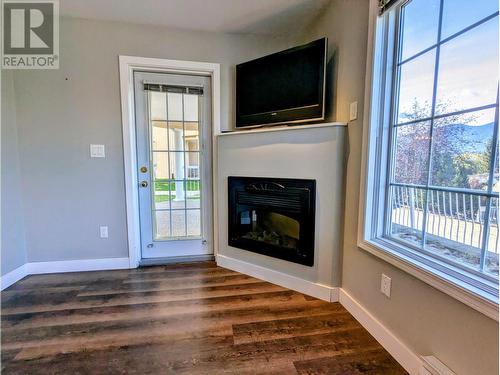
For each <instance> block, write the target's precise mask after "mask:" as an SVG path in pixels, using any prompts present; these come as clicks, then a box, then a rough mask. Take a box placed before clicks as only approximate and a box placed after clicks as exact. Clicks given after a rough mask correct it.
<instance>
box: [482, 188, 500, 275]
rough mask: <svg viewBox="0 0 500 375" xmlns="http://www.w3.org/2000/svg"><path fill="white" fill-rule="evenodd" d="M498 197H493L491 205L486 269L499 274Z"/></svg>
mask: <svg viewBox="0 0 500 375" xmlns="http://www.w3.org/2000/svg"><path fill="white" fill-rule="evenodd" d="M498 209H499V207H498V198H492V199H491V206H490V229H489V232H488V239H487V242H486V249H487V253H486V259H485V262H484V269H485V270H486V272H488V273H491V274H494V275H495V276H498V252H499V251H500V243H499V241H500V237H499V233H498V219H499V216H498Z"/></svg>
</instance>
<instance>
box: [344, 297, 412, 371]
mask: <svg viewBox="0 0 500 375" xmlns="http://www.w3.org/2000/svg"><path fill="white" fill-rule="evenodd" d="M339 302H340V304H341V305H342V306H344V307H345V309H346V310H347V311H349V312H350V313H351V315H352V316H354V318H355V319H356V320H357V321H358V322H359V323H361V325H362V326H363V327H364V328H365V329H366V330H367V331H368V332H370V334H371V335H372V336H373V337H374V338H375V339H376V340H377V341H378V342H379V343H380V344H381V345H382V346H383V347H384V348H385V349H386V350H387V351H388V352H389V353H390V354H391V355H392V356H393V357H394V359H395V360H396V361H398V363H399V364H400V365H401V366H403V367H404V369H405V370H406V371H408V372H409V373H410V374H411V375H419V374H421V371H422V360H421V359H420V357H419V356H418V355H417V354H415V353H414V352H413V351H412V350H411V349H410V348H408V347H407V346H406V345H405V344H404V343H403V342H402V341H401V340H400V339H398V338H397V337H396V336H395V335H394V334H393V333H392V332H391V331H390V330H389V329H387V327H385V326H384V325H383V324H382V323H381V322H380V321H379V320H377V318H375V317H374V316H373V315H372V314H371V313H370V312H369V311H368V310H366V309H365V308H364V307H363V306H362V305H361V304H360V303H359V302H358V301H356V300H355V299H354V298H353V297H352V296H351V295H350V294H349V293H348V292H346V291H345V290H344V289H340V290H339Z"/></svg>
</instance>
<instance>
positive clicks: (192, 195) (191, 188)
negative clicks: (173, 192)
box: [186, 180, 201, 208]
mask: <svg viewBox="0 0 500 375" xmlns="http://www.w3.org/2000/svg"><path fill="white" fill-rule="evenodd" d="M200 186H201V181H200V180H187V181H186V196H187V200H186V207H187V208H200V199H201V188H200Z"/></svg>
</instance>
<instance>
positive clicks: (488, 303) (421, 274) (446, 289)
mask: <svg viewBox="0 0 500 375" xmlns="http://www.w3.org/2000/svg"><path fill="white" fill-rule="evenodd" d="M358 246H359V247H360V248H361V249H363V250H365V251H368V252H369V253H371V254H373V255H375V256H377V257H378V258H381V259H383V260H384V261H386V262H388V263H390V264H392V265H393V266H395V267H397V268H399V269H401V270H403V271H405V272H407V273H409V274H410V275H412V276H414V277H416V278H418V279H419V280H421V281H423V282H425V283H427V284H429V285H431V286H433V287H434V288H436V289H438V290H440V291H441V292H443V293H446V294H447V295H449V296H451V297H453V298H455V299H457V300H458V301H460V302H462V303H464V304H466V305H468V306H470V307H472V308H473V309H475V310H477V311H479V312H480V313H482V314H484V315H486V316H487V317H489V318H491V319H494V320H496V321H498V297H497V296H495V295H493V294H489V293H487V292H485V291H483V290H481V289H478V288H475V287H473V286H471V285H469V284H466V283H464V282H463V281H462V280H460V279H457V278H455V277H453V276H450V275H448V274H445V273H443V272H440V271H438V270H436V269H434V268H432V267H430V266H429V265H427V264H424V263H420V262H419V261H417V260H415V259H413V258H410V257H408V256H406V255H404V254H402V253H399V252H398V251H396V250H394V249H392V248H390V247H388V246H385V245H384V244H383V243H381V241H379V240H370V241H368V240H360V241H358Z"/></svg>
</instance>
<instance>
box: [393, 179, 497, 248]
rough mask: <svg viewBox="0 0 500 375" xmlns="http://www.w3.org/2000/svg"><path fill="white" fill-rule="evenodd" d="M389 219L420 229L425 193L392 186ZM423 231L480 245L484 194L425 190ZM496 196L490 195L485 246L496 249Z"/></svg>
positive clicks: (415, 189)
mask: <svg viewBox="0 0 500 375" xmlns="http://www.w3.org/2000/svg"><path fill="white" fill-rule="evenodd" d="M392 189H393V190H392V191H393V194H392V217H391V219H392V223H394V224H398V225H401V226H405V227H408V228H412V229H414V230H416V231H422V227H423V225H424V215H425V202H426V193H425V190H424V189H421V188H416V187H407V186H393V187H392ZM428 194H429V197H428V200H427V217H426V219H425V221H426V224H425V226H426V232H427V233H428V234H431V235H434V236H438V237H441V238H444V239H447V240H450V241H455V242H458V243H460V244H463V245H468V246H472V247H475V248H478V249H481V248H482V244H483V236H484V231H485V230H486V228H485V213H486V205H487V198H486V197H484V196H480V195H473V194H468V193H461V192H455V191H445V190H429V191H428ZM498 201H499V199H498V198H491V206H490V215H489V216H490V218H489V225H488V226H489V231H488V234H487V238H486V250H487V251H489V252H492V253H495V254H498V253H499V250H500V246H499V241H500V236H499V233H498V212H499V207H498Z"/></svg>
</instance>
